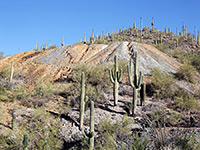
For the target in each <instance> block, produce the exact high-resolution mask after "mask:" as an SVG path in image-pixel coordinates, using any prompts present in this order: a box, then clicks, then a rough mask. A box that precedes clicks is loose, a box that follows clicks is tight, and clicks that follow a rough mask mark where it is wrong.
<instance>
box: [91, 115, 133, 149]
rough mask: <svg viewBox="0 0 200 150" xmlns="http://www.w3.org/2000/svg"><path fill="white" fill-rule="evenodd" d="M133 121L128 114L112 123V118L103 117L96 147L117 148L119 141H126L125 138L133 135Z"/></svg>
mask: <svg viewBox="0 0 200 150" xmlns="http://www.w3.org/2000/svg"><path fill="white" fill-rule="evenodd" d="M131 123H132V121H131V120H129V119H128V118H127V117H126V116H124V117H123V119H122V121H117V122H116V123H111V120H108V119H102V120H101V122H100V123H99V126H98V133H99V134H100V136H99V138H98V139H97V140H96V141H97V143H96V144H95V149H98V150H102V149H105V150H109V149H117V141H121V142H125V141H124V138H128V137H129V136H130V135H131V130H130V128H129V125H130V124H131Z"/></svg>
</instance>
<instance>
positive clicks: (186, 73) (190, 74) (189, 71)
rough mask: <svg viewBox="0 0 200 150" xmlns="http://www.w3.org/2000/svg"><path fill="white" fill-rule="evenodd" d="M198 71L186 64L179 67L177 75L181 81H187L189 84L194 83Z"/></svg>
mask: <svg viewBox="0 0 200 150" xmlns="http://www.w3.org/2000/svg"><path fill="white" fill-rule="evenodd" d="M195 73H196V70H195V68H194V67H193V66H191V65H189V64H184V65H182V66H180V67H179V69H178V72H177V73H176V76H177V77H178V79H179V80H185V81H188V82H193V81H194V76H195Z"/></svg>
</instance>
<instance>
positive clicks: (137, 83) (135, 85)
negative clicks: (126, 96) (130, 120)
mask: <svg viewBox="0 0 200 150" xmlns="http://www.w3.org/2000/svg"><path fill="white" fill-rule="evenodd" d="M132 64H133V59H130V64H129V65H128V66H127V68H128V77H129V83H130V85H131V87H132V88H133V102H132V115H134V114H135V111H136V105H137V91H138V90H140V88H141V82H142V80H143V75H142V72H140V75H139V76H140V77H139V80H138V60H137V52H135V64H134V82H133V78H132V77H133V70H132V68H133V66H132Z"/></svg>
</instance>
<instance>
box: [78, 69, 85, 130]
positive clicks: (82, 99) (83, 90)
mask: <svg viewBox="0 0 200 150" xmlns="http://www.w3.org/2000/svg"><path fill="white" fill-rule="evenodd" d="M80 98H81V99H80V126H79V128H80V129H82V127H83V118H84V110H85V102H84V99H85V73H84V72H82V74H81V96H80Z"/></svg>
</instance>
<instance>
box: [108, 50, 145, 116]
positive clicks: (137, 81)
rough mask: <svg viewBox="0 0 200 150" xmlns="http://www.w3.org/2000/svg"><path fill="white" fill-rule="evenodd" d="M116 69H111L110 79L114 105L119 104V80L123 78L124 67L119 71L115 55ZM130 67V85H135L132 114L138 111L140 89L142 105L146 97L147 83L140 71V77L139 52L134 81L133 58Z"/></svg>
mask: <svg viewBox="0 0 200 150" xmlns="http://www.w3.org/2000/svg"><path fill="white" fill-rule="evenodd" d="M114 59H115V70H114V71H111V70H109V75H110V80H111V82H112V83H113V97H114V105H115V106H116V105H117V102H118V87H119V82H121V80H122V69H121V71H120V73H119V71H118V59H117V56H115V58H114ZM127 68H128V76H129V82H130V85H131V86H132V87H133V93H134V95H133V102H132V115H134V114H135V111H136V103H137V91H138V90H140V105H141V106H142V105H143V104H144V102H145V98H146V94H145V93H146V84H145V83H144V81H143V74H142V73H141V72H140V75H139V78H138V58H137V52H135V63H134V82H133V79H132V76H133V69H132V68H133V59H130V64H128V66H127Z"/></svg>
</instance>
